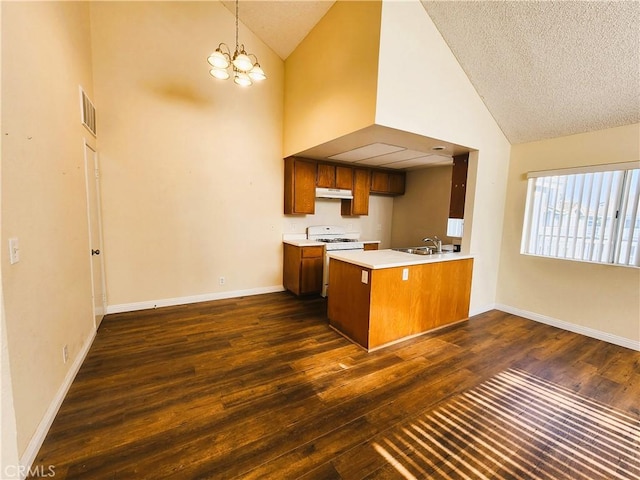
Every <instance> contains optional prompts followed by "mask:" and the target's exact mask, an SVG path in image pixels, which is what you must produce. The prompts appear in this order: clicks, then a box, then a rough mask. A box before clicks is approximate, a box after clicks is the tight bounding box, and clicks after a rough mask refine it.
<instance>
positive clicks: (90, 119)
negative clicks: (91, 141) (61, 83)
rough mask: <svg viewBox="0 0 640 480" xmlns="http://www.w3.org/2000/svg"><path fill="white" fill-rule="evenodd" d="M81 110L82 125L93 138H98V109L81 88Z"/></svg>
mask: <svg viewBox="0 0 640 480" xmlns="http://www.w3.org/2000/svg"><path fill="white" fill-rule="evenodd" d="M80 108H81V112H82V124H83V125H84V126H85V127H87V130H89V131H90V132H91V133H92V134H93V136H94V137H95V136H96V107H94V106H93V103H91V100H89V97H88V96H87V94H86V93H84V90H83V89H82V87H80Z"/></svg>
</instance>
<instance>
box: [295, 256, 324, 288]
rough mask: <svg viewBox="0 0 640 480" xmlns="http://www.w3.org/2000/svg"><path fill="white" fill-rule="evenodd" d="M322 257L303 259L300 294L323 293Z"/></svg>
mask: <svg viewBox="0 0 640 480" xmlns="http://www.w3.org/2000/svg"><path fill="white" fill-rule="evenodd" d="M322 263H323V258H322V257H311V258H302V262H301V266H300V269H301V270H300V293H301V294H307V293H320V292H321V291H322Z"/></svg>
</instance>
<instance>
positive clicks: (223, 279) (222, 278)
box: [218, 277, 226, 285]
mask: <svg viewBox="0 0 640 480" xmlns="http://www.w3.org/2000/svg"><path fill="white" fill-rule="evenodd" d="M218 282H220V285H224V283H225V282H226V280H225V278H224V277H220V278H219V279H218Z"/></svg>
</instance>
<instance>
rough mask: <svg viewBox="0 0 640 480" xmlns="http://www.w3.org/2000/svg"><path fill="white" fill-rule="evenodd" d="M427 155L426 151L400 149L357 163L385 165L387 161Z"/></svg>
mask: <svg viewBox="0 0 640 480" xmlns="http://www.w3.org/2000/svg"><path fill="white" fill-rule="evenodd" d="M425 155H429V154H428V153H427V152H419V151H417V150H401V151H399V152H393V153H389V154H387V155H380V156H378V157H373V158H367V159H365V160H360V161H359V162H358V163H361V164H363V165H385V164H388V163H394V162H401V161H403V160H411V159H412V158H417V157H423V156H425Z"/></svg>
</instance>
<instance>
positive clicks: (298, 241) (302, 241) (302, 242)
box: [282, 238, 380, 247]
mask: <svg viewBox="0 0 640 480" xmlns="http://www.w3.org/2000/svg"><path fill="white" fill-rule="evenodd" d="M360 241H361V242H362V243H380V240H360ZM282 242H283V243H288V244H289V245H293V246H294V247H315V246H320V247H321V246H323V245H326V243H324V242H317V241H315V240H307V239H306V238H287V239H284V240H282Z"/></svg>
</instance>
